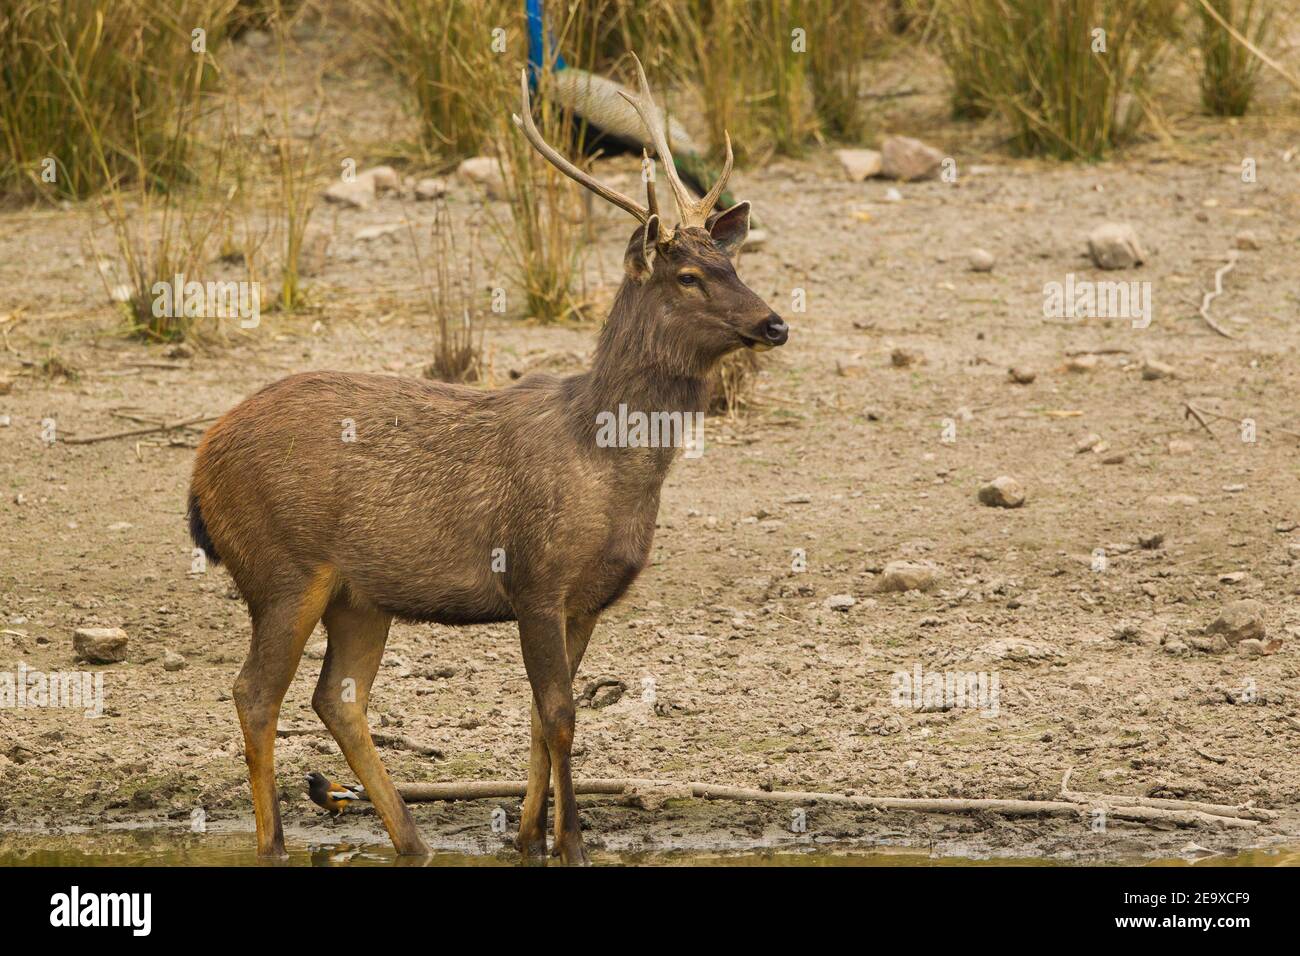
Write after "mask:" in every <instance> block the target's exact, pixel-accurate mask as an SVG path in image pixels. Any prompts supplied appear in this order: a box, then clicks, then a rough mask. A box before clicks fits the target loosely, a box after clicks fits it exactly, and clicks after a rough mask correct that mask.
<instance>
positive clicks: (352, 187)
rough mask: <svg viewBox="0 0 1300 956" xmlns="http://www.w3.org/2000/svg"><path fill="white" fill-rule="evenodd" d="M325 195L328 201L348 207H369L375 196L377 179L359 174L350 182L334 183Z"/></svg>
mask: <svg viewBox="0 0 1300 956" xmlns="http://www.w3.org/2000/svg"><path fill="white" fill-rule="evenodd" d="M323 195H324V197H325V201H326V202H332V203H337V204H338V205H340V206H344V207H345V208H348V209H367V208H369V206H370V204H371V202H373V201H374V198H375V181H374V180H373V179H370V178H369V177H366V178H362V177H361V176H358V177H357V178H356V179H355V180H353V181H352V182H350V183H349V182H343V181H340V182H337V183H334V184H333V185H331V186H330V187H329V188H328V189H326V190H325V192H324V194H323Z"/></svg>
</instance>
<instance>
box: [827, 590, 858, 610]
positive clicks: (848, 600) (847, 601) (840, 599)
mask: <svg viewBox="0 0 1300 956" xmlns="http://www.w3.org/2000/svg"><path fill="white" fill-rule="evenodd" d="M857 603H858V602H857V601H856V600H854V598H853V595H851V594H832V595H831V596H830V597H828V598H827V599H826V600H825V601H823V602H822V606H823V607H825V608H826V610H828V611H847V610H848V609H849V608H851V607H853V605H855V604H857Z"/></svg>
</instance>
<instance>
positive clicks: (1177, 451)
mask: <svg viewBox="0 0 1300 956" xmlns="http://www.w3.org/2000/svg"><path fill="white" fill-rule="evenodd" d="M1194 451H1196V446H1195V445H1193V444H1192V443H1191V442H1189V441H1187V440H1186V439H1184V438H1171V439H1170V440H1169V454H1171V455H1190V454H1191V453H1192V452H1194Z"/></svg>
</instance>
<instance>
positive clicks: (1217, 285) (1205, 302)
mask: <svg viewBox="0 0 1300 956" xmlns="http://www.w3.org/2000/svg"><path fill="white" fill-rule="evenodd" d="M1236 265H1237V254H1236V253H1235V252H1230V253H1228V261H1227V262H1226V263H1224V264H1223V265H1222V266H1220V267H1219V268H1218V270H1217V271H1216V272H1215V273H1214V291H1213V292H1207V293H1205V297H1204V298H1203V299H1201V310H1200V311H1201V318H1203V319H1204V320H1205V324H1206V325H1208V326H1209V327H1210V328H1212V329H1214V331H1216V332H1218V333H1219V334H1220V335H1222V336H1223V337H1224V338H1225V339H1232V338H1236V336H1235V335H1233V334H1232V333H1231V332H1229V331H1228V330H1227V329H1225V328H1223V327H1222V326H1220V325H1219V324H1218V323H1217V322H1215V321H1214V320H1213V319H1212V318H1210V303H1211V302H1212V301H1213V300H1214V299H1215V298H1217V297H1218V296H1221V295H1223V277H1224V276H1226V275H1227V274H1228V273H1229V272H1231V271H1232V270H1233V269H1234V268H1235V267H1236Z"/></svg>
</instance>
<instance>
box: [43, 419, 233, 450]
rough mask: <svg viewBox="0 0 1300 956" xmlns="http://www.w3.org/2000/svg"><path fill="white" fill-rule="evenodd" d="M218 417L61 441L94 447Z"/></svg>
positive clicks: (183, 420) (167, 423) (182, 420)
mask: <svg viewBox="0 0 1300 956" xmlns="http://www.w3.org/2000/svg"><path fill="white" fill-rule="evenodd" d="M217 418H218V416H216V415H207V414H199V415H191V416H190V417H189V418H182V419H180V420H179V421H175V422H163V423H162V424H161V425H151V426H149V427H148V428H128V429H125V430H124V431H120V432H109V433H108V434H107V435H87V436H86V437H84V438H63V439H60V441H62V442H63V444H65V445H92V444H94V443H95V442H101V441H112V440H113V439H115V438H134V437H136V436H137V435H152V434H155V433H157V432H169V431H173V430H175V429H177V428H186V427H188V426H190V425H197V424H198V423H199V422H210V421H215V420H216V419H217Z"/></svg>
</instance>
